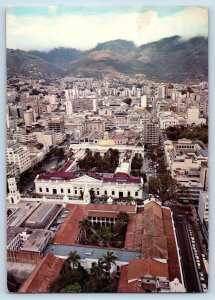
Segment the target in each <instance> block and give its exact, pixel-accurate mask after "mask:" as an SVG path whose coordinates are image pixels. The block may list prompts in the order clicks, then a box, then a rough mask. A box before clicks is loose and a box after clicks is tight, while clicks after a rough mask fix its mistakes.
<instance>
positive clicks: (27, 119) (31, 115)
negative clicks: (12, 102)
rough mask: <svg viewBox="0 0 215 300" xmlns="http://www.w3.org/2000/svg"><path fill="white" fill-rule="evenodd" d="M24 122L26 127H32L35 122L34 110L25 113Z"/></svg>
mask: <svg viewBox="0 0 215 300" xmlns="http://www.w3.org/2000/svg"><path fill="white" fill-rule="evenodd" d="M24 122H25V126H31V125H32V123H33V122H35V118H34V112H33V109H29V110H27V111H25V112H24Z"/></svg>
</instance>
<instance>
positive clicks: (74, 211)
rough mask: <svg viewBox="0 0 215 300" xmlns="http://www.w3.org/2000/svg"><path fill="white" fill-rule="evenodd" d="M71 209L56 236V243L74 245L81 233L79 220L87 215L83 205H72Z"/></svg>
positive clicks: (54, 241)
mask: <svg viewBox="0 0 215 300" xmlns="http://www.w3.org/2000/svg"><path fill="white" fill-rule="evenodd" d="M70 209H71V211H70V212H69V215H68V216H67V218H66V220H65V221H64V223H63V224H62V225H61V227H60V229H59V230H58V231H57V233H56V235H55V236H54V239H53V241H52V242H53V243H54V244H62V245H73V244H75V242H76V239H77V237H78V234H79V231H80V229H79V221H81V220H82V219H83V218H85V217H86V216H87V214H86V212H85V211H84V209H83V205H74V206H73V207H71V206H70Z"/></svg>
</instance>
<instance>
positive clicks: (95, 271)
mask: <svg viewBox="0 0 215 300" xmlns="http://www.w3.org/2000/svg"><path fill="white" fill-rule="evenodd" d="M90 273H91V275H92V276H93V277H94V278H95V279H96V280H97V281H98V280H101V278H103V277H104V276H105V274H106V273H105V270H104V265H103V261H102V259H101V258H99V259H98V263H97V264H96V263H92V267H91V269H90Z"/></svg>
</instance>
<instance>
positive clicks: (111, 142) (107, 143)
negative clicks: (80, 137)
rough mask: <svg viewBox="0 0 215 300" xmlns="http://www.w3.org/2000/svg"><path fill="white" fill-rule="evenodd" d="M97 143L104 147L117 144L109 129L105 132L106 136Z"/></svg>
mask: <svg viewBox="0 0 215 300" xmlns="http://www.w3.org/2000/svg"><path fill="white" fill-rule="evenodd" d="M97 145H99V146H102V147H110V146H114V145H115V141H114V140H111V139H109V133H108V132H107V131H105V132H104V138H103V139H102V140H99V141H98V143H97Z"/></svg>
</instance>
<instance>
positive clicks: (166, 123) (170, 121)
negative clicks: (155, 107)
mask: <svg viewBox="0 0 215 300" xmlns="http://www.w3.org/2000/svg"><path fill="white" fill-rule="evenodd" d="M178 124H179V120H178V119H177V118H175V116H172V115H169V116H161V117H160V124H159V125H160V129H166V128H168V127H170V126H176V125H178Z"/></svg>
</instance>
